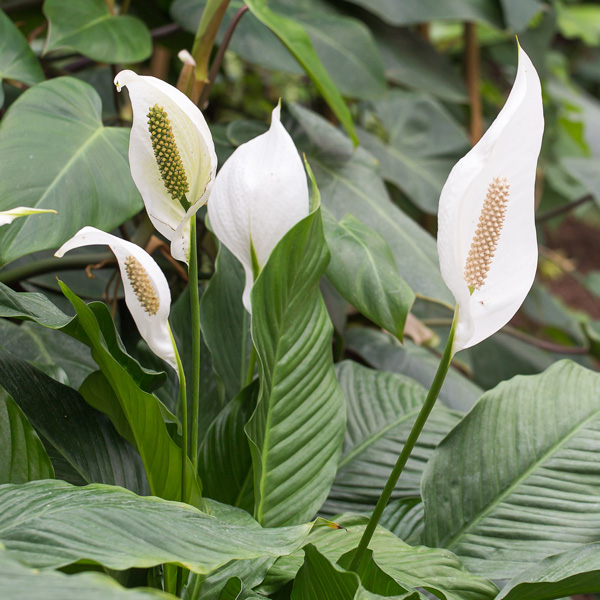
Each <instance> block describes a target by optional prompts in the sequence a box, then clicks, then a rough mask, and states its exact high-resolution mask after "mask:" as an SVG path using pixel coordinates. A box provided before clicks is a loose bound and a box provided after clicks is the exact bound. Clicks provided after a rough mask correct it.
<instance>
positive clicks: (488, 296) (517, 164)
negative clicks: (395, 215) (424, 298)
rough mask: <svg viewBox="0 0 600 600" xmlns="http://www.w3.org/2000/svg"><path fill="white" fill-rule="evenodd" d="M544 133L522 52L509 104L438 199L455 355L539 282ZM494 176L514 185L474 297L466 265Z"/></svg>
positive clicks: (501, 321)
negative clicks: (538, 180) (537, 214)
mask: <svg viewBox="0 0 600 600" xmlns="http://www.w3.org/2000/svg"><path fill="white" fill-rule="evenodd" d="M543 132H544V113H543V107H542V89H541V85H540V80H539V77H538V74H537V72H536V70H535V68H534V66H533V64H532V62H531V60H530V59H529V57H528V56H527V54H526V53H525V52H524V51H523V49H522V48H521V47H519V66H518V70H517V77H516V79H515V83H514V85H513V88H512V90H511V92H510V95H509V97H508V100H507V101H506V104H505V105H504V107H503V108H502V110H501V111H500V114H499V115H498V117H497V118H496V120H495V121H494V122H493V123H492V125H491V126H490V128H489V129H488V130H487V132H486V133H485V135H484V136H483V137H482V138H481V140H480V141H479V142H478V143H477V145H476V146H475V147H474V148H473V149H472V150H471V151H470V152H469V153H468V154H467V155H466V156H465V157H463V158H462V159H461V160H460V161H459V162H458V163H457V164H456V165H455V166H454V168H453V169H452V171H451V173H450V175H449V176H448V179H447V181H446V184H445V185H444V188H443V190H442V193H441V196H440V203H439V212H438V242H437V245H438V254H439V259H440V268H441V271H442V276H443V278H444V281H445V282H446V285H447V286H448V288H449V289H450V291H451V292H452V293H453V294H454V297H455V298H456V302H457V304H458V322H457V327H456V337H455V340H454V346H453V351H454V352H458V351H459V350H462V349H464V348H469V347H470V346H473V345H475V344H477V343H479V342H481V341H482V340H484V339H486V338H488V337H489V336H491V335H492V334H493V333H495V332H496V331H498V330H499V329H500V328H501V327H503V326H504V325H506V323H508V321H509V320H510V319H511V318H512V317H513V315H514V314H515V313H516V312H517V310H518V309H519V307H520V306H521V304H522V303H523V300H524V299H525V296H527V293H528V292H529V290H530V288H531V286H532V284H533V280H534V277H535V271H536V267H537V256H538V250H537V240H536V232H535V219H534V208H535V206H534V203H535V175H536V166H537V159H538V155H539V152H540V147H541V144H542V135H543ZM495 177H505V178H506V179H507V181H508V183H509V185H510V196H509V200H508V205H507V211H506V217H505V221H504V225H503V227H502V230H501V233H500V239H499V242H498V246H497V248H496V251H495V255H494V257H493V259H492V263H491V266H490V270H489V272H488V274H487V278H486V279H485V283H484V284H483V286H482V287H481V289H479V290H474V292H473V294H471V293H470V291H469V287H468V285H467V283H466V281H465V278H464V270H465V262H466V259H467V255H468V253H469V248H470V246H471V242H472V241H473V236H474V233H475V229H476V227H477V223H478V220H479V216H480V213H481V209H482V206H483V202H484V199H485V196H486V192H487V190H488V186H489V185H490V183H491V182H492V180H493V179H494V178H495Z"/></svg>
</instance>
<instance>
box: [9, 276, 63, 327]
mask: <svg viewBox="0 0 600 600" xmlns="http://www.w3.org/2000/svg"><path fill="white" fill-rule="evenodd" d="M0 317H8V318H10V319H27V320H30V321H36V322H37V323H40V324H41V325H43V326H44V327H50V328H51V329H61V328H63V327H66V326H67V325H68V324H69V323H70V322H71V321H72V317H69V316H68V315H65V313H63V312H62V311H61V310H59V309H58V308H57V307H56V306H54V304H52V302H50V300H48V298H46V296H44V294H39V293H37V292H36V293H31V292H21V293H19V292H15V291H14V290H12V289H11V288H9V287H8V286H6V285H4V284H3V283H0Z"/></svg>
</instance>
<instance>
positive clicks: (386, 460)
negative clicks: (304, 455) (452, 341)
mask: <svg viewBox="0 0 600 600" xmlns="http://www.w3.org/2000/svg"><path fill="white" fill-rule="evenodd" d="M336 372H337V377H338V381H339V382H340V386H341V388H342V390H343V392H344V395H345V396H346V401H347V410H348V424H347V427H346V435H345V438H344V446H343V450H342V457H341V459H340V462H339V465H338V470H337V474H336V477H335V481H334V483H333V486H332V488H331V492H330V493H329V496H328V498H327V502H326V503H325V505H324V507H323V509H322V510H323V511H324V512H325V513H326V514H328V515H334V514H336V513H340V512H346V511H356V512H358V511H360V512H368V511H370V510H373V508H374V507H375V504H376V503H377V500H378V499H379V495H380V494H381V490H382V489H383V487H384V485H385V483H386V481H387V478H388V477H389V474H390V472H391V470H392V469H393V467H394V464H395V463H396V460H397V459H398V455H399V454H400V452H401V450H402V447H403V446H404V444H405V442H406V438H407V436H408V434H409V432H410V430H411V428H412V426H413V424H414V421H415V419H416V418H417V414H418V413H419V410H420V409H421V406H422V404H423V402H424V401H425V395H426V390H425V388H423V386H421V385H420V384H419V383H417V382H416V381H414V380H413V379H410V378H408V377H406V376H404V375H399V374H397V373H385V372H382V371H375V370H373V369H368V368H367V367H363V366H362V365H359V364H357V363H354V362H351V361H344V362H342V363H340V364H339V365H337V368H336ZM459 418H460V415H459V414H458V413H456V412H455V411H452V410H449V409H448V408H446V407H445V406H443V405H439V406H437V407H436V408H435V409H434V410H433V413H432V415H431V417H430V418H429V420H428V422H427V424H426V426H425V429H424V431H423V434H422V435H421V437H420V438H419V441H418V442H417V446H416V448H415V451H414V452H413V453H412V455H411V457H410V459H409V461H408V463H407V466H406V468H405V470H404V472H403V474H402V477H401V479H400V481H399V482H398V485H397V486H396V489H395V490H394V495H393V498H402V497H406V496H416V495H418V494H419V493H420V485H421V474H422V472H423V469H424V468H425V465H426V464H427V461H428V460H429V458H430V457H431V455H432V454H433V451H434V450H435V448H436V447H437V445H438V443H439V442H440V441H441V440H442V439H443V437H444V436H445V435H446V434H447V433H448V432H449V431H450V430H451V429H452V428H453V427H454V426H455V425H456V423H458V421H459Z"/></svg>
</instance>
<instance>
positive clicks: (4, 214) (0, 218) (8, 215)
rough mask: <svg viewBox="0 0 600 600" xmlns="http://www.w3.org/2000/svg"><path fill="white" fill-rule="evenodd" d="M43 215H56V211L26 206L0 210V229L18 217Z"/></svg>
mask: <svg viewBox="0 0 600 600" xmlns="http://www.w3.org/2000/svg"><path fill="white" fill-rule="evenodd" d="M43 213H53V214H56V211H55V210H51V209H42V208H29V207H27V206H17V207H16V208H11V209H10V210H2V211H0V227H2V225H9V224H10V223H12V222H13V221H14V220H15V219H18V218H19V217H28V216H29V215H40V214H43Z"/></svg>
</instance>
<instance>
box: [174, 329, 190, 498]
mask: <svg viewBox="0 0 600 600" xmlns="http://www.w3.org/2000/svg"><path fill="white" fill-rule="evenodd" d="M169 333H170V334H171V342H173V349H174V350H175V362H176V363H177V375H178V376H179V402H180V406H181V436H182V443H181V446H182V448H181V501H182V502H187V500H188V498H189V496H188V485H187V484H188V481H187V460H188V409H187V389H186V384H185V371H184V370H183V365H182V364H181V357H180V356H179V350H178V349H177V344H176V343H175V338H174V337H173V332H172V331H171V327H170V326H169Z"/></svg>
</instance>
